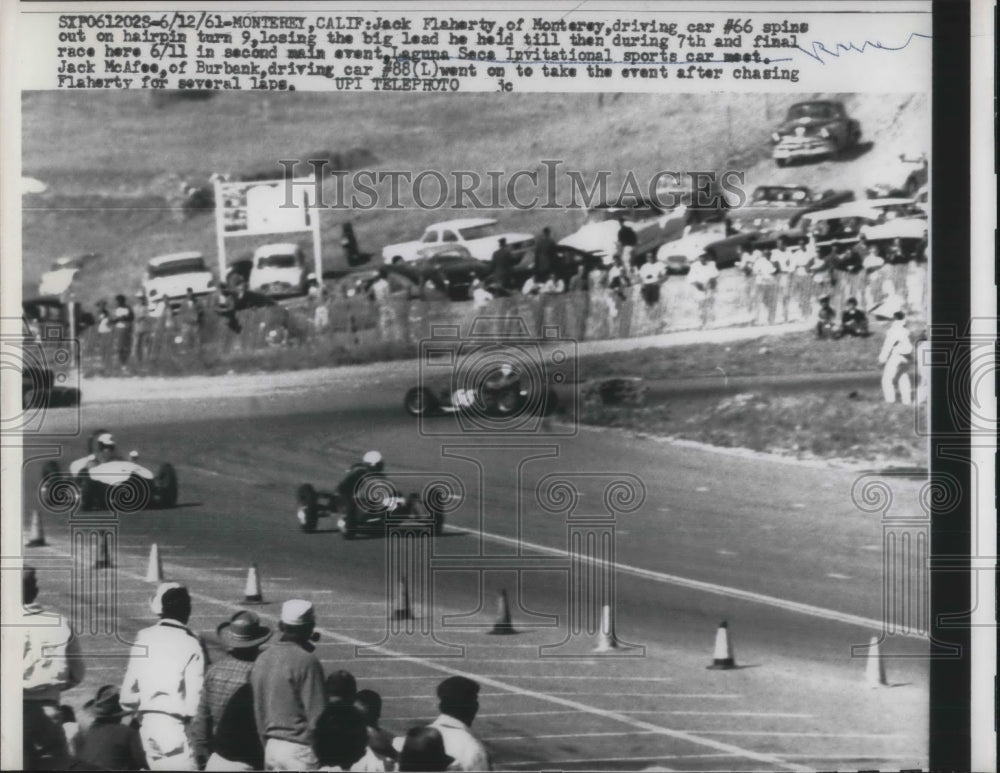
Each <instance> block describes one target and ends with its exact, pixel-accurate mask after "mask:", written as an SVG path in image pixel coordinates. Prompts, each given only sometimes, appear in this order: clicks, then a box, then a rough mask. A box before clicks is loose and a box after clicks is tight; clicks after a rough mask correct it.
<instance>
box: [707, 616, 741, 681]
mask: <svg viewBox="0 0 1000 773" xmlns="http://www.w3.org/2000/svg"><path fill="white" fill-rule="evenodd" d="M708 668H711V669H720V670H726V669H730V668H736V660H735V659H734V658H733V646H732V644H730V642H729V624H728V623H727V622H726V621H725V620H723V621H722V622H721V623H719V628H718V630H717V631H716V632H715V654H714V656H713V658H712V665H710V666H708Z"/></svg>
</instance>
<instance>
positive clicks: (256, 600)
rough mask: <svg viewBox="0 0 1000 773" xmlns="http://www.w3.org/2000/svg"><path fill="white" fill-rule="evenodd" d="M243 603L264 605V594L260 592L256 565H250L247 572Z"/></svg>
mask: <svg viewBox="0 0 1000 773" xmlns="http://www.w3.org/2000/svg"><path fill="white" fill-rule="evenodd" d="M243 603H244V604H263V603H264V594H263V593H261V591H260V578H259V577H258V576H257V564H251V565H250V569H249V570H248V571H247V584H246V586H245V587H244V588H243Z"/></svg>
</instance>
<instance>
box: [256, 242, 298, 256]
mask: <svg viewBox="0 0 1000 773" xmlns="http://www.w3.org/2000/svg"><path fill="white" fill-rule="evenodd" d="M298 251H299V245H297V244H293V243H292V242H281V243H278V244H262V245H261V246H260V247H258V248H257V249H256V250H254V251H253V256H254V257H255V258H265V257H268V256H270V255H294V254H295V253H296V252H298Z"/></svg>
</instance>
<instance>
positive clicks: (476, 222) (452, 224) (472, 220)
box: [424, 217, 497, 230]
mask: <svg viewBox="0 0 1000 773" xmlns="http://www.w3.org/2000/svg"><path fill="white" fill-rule="evenodd" d="M496 222H497V221H496V220H493V219H492V218H488V217H461V218H458V219H457V220H444V221H442V222H440V223H434V225H429V226H427V228H475V227H477V226H482V225H493V224H494V223H496ZM424 230H427V229H424Z"/></svg>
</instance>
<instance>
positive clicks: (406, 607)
mask: <svg viewBox="0 0 1000 773" xmlns="http://www.w3.org/2000/svg"><path fill="white" fill-rule="evenodd" d="M397 587H398V589H399V590H398V593H397V596H396V608H395V609H394V610H393V612H392V617H393V619H394V620H412V619H413V612H411V611H410V589H409V588H408V587H407V586H406V578H405V577H402V578H400V580H399V585H398V586H397Z"/></svg>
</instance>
